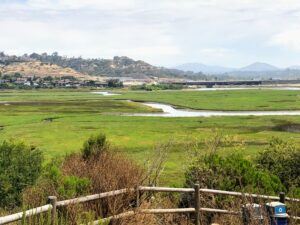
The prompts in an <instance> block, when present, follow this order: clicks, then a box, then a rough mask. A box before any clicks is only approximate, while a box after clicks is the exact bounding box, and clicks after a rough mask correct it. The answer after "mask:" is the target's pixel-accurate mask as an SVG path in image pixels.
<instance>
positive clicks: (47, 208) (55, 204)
mask: <svg viewBox="0 0 300 225" xmlns="http://www.w3.org/2000/svg"><path fill="white" fill-rule="evenodd" d="M131 192H135V193H136V205H137V208H136V210H134V211H128V212H124V213H120V214H118V215H114V216H110V217H107V218H103V219H100V220H96V221H94V222H93V223H92V224H95V225H96V224H101V223H103V222H107V221H110V220H113V219H120V218H124V217H129V216H132V215H134V214H136V213H142V214H170V213H195V216H196V217H195V218H196V225H199V224H200V212H211V213H220V214H231V215H236V216H241V215H242V213H241V212H240V211H239V212H235V211H229V210H224V209H211V208H202V207H201V206H200V194H201V193H207V194H213V195H217V194H220V195H229V196H236V197H251V198H260V199H267V200H275V201H281V202H284V201H290V202H295V203H300V199H296V198H288V197H285V196H284V194H283V193H281V194H280V195H279V196H267V195H258V194H249V193H242V192H232V191H222V190H213V189H200V188H199V185H198V184H195V187H194V188H170V187H148V186H137V187H136V188H125V189H120V190H115V191H109V192H104V193H100V194H94V195H88V196H83V197H79V198H73V199H68V200H63V201H57V199H56V197H55V196H49V199H48V201H49V204H47V205H44V206H41V207H37V208H33V209H30V210H27V211H25V212H19V213H16V214H12V215H8V216H3V217H0V225H2V224H8V223H11V222H15V221H18V220H22V219H23V218H27V217H30V216H34V215H38V214H41V213H44V212H50V214H51V224H52V225H54V224H55V221H56V219H57V218H56V211H57V208H59V207H64V206H68V205H71V204H78V203H84V202H89V201H94V200H98V199H102V198H107V197H112V196H118V195H121V194H126V193H131ZM141 192H171V193H172V192H173V193H174V192H177V193H194V198H195V199H194V200H195V208H174V209H139V205H140V195H141ZM291 218H293V219H295V220H300V217H296V216H291ZM92 224H91V225H92Z"/></svg>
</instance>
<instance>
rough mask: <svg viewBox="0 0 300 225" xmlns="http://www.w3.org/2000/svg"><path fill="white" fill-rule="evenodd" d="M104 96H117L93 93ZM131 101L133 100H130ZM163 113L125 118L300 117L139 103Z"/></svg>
mask: <svg viewBox="0 0 300 225" xmlns="http://www.w3.org/2000/svg"><path fill="white" fill-rule="evenodd" d="M93 93H96V94H102V95H104V96H110V95H117V94H113V93H108V92H105V93H104V92H93ZM107 93H108V94H107ZM130 101H131V100H130ZM139 103H140V104H143V105H145V106H149V107H152V108H154V109H160V110H161V111H162V112H153V113H130V114H122V115H124V116H146V117H212V116H300V110H290V111H289V110H282V111H217V110H192V109H176V108H174V107H173V106H172V105H168V104H163V103H156V102H139Z"/></svg>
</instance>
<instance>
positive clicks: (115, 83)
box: [107, 79, 123, 88]
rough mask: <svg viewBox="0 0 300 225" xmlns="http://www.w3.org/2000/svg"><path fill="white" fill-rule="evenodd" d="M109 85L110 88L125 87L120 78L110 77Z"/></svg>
mask: <svg viewBox="0 0 300 225" xmlns="http://www.w3.org/2000/svg"><path fill="white" fill-rule="evenodd" d="M107 86H108V87H110V88H120V87H123V82H122V81H120V80H119V79H110V80H108V81H107Z"/></svg>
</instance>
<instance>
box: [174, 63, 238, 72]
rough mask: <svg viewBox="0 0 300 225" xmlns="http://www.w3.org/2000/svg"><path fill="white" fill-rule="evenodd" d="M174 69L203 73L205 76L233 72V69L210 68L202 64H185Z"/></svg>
mask: <svg viewBox="0 0 300 225" xmlns="http://www.w3.org/2000/svg"><path fill="white" fill-rule="evenodd" d="M175 69H178V70H183V71H192V72H194V73H199V72H202V73H205V74H222V73H226V72H230V71H233V70H235V69H233V68H227V67H222V66H211V65H205V64H202V63H185V64H182V65H179V66H176V67H175Z"/></svg>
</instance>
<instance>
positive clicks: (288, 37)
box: [270, 28, 300, 52]
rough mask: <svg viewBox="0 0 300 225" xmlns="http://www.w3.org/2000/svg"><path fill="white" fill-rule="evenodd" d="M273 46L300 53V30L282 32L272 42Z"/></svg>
mask: <svg viewBox="0 0 300 225" xmlns="http://www.w3.org/2000/svg"><path fill="white" fill-rule="evenodd" d="M270 44H271V45H278V46H280V47H283V48H286V49H288V50H291V51H298V52H299V51H300V28H299V29H294V30H286V31H283V32H280V33H278V34H276V35H274V36H273V37H271V40H270Z"/></svg>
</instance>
